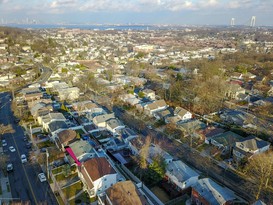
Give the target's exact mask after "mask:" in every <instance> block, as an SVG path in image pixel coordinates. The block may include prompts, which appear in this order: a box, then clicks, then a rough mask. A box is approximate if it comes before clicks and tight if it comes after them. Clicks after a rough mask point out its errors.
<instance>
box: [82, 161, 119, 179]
mask: <svg viewBox="0 0 273 205" xmlns="http://www.w3.org/2000/svg"><path fill="white" fill-rule="evenodd" d="M82 164H83V166H84V167H85V169H86V171H87V172H88V174H89V176H90V177H91V179H92V181H96V180H97V179H99V178H101V177H103V176H105V175H108V174H115V173H116V171H115V170H114V169H113V167H112V166H111V164H110V163H109V162H108V161H107V159H106V158H105V157H98V158H92V159H89V160H87V161H85V162H84V163H82Z"/></svg>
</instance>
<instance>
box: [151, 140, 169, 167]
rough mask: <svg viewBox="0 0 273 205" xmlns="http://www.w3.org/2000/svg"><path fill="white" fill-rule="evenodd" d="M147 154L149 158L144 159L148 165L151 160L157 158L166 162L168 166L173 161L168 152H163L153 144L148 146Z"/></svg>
mask: <svg viewBox="0 0 273 205" xmlns="http://www.w3.org/2000/svg"><path fill="white" fill-rule="evenodd" d="M148 153H149V154H148V155H149V156H148V157H147V158H146V160H147V162H148V163H152V162H153V159H154V158H155V157H157V156H161V157H162V158H163V159H164V161H165V162H166V164H169V163H170V162H172V161H173V157H172V156H171V155H170V154H169V153H168V152H166V151H164V150H163V149H161V148H160V147H159V146H158V145H155V144H151V145H150V147H149V151H148Z"/></svg>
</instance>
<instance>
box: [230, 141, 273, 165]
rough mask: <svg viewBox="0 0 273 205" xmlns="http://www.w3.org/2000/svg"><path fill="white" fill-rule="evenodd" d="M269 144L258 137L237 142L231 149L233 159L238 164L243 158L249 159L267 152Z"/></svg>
mask: <svg viewBox="0 0 273 205" xmlns="http://www.w3.org/2000/svg"><path fill="white" fill-rule="evenodd" d="M269 147H270V143H269V142H267V141H264V140H262V139H260V138H258V137H255V136H250V137H247V138H244V139H242V140H240V141H238V142H235V147H234V149H233V158H234V160H235V161H237V162H239V161H240V160H241V159H243V158H245V157H246V158H251V157H252V156H253V155H257V154H260V153H263V152H266V151H268V150H269Z"/></svg>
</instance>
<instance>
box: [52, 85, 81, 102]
mask: <svg viewBox="0 0 273 205" xmlns="http://www.w3.org/2000/svg"><path fill="white" fill-rule="evenodd" d="M57 93H58V96H59V100H60V101H63V100H76V99H78V98H79V96H80V89H79V88H78V87H71V88H61V89H57Z"/></svg>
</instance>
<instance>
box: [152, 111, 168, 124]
mask: <svg viewBox="0 0 273 205" xmlns="http://www.w3.org/2000/svg"><path fill="white" fill-rule="evenodd" d="M171 116H172V113H171V111H170V109H165V110H160V111H158V112H155V113H154V117H155V118H156V119H157V120H164V121H165V122H166V121H167V119H168V117H171ZM166 123H167V122H166Z"/></svg>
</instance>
